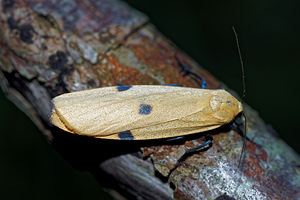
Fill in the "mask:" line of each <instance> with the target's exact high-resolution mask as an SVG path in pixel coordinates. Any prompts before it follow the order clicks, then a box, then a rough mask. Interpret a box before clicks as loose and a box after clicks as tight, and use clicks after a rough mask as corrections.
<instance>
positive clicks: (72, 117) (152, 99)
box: [52, 86, 212, 137]
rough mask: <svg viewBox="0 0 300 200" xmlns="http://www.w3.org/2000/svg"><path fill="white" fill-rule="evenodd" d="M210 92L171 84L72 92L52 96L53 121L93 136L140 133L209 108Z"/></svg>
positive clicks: (68, 128) (66, 127)
mask: <svg viewBox="0 0 300 200" xmlns="http://www.w3.org/2000/svg"><path fill="white" fill-rule="evenodd" d="M211 95H212V94H211V92H210V91H209V90H200V89H192V88H182V87H170V86H132V87H131V88H130V89H128V90H125V91H119V90H118V87H106V88H99V89H93V90H86V91H81V92H74V93H69V94H64V95H61V96H58V97H56V98H54V99H53V104H54V110H55V111H54V112H53V115H54V117H52V122H53V123H54V124H55V123H56V122H59V123H58V126H61V127H64V128H65V129H64V128H63V129H64V130H67V131H69V132H73V133H76V134H80V135H88V136H93V137H104V136H109V135H114V134H117V133H119V132H123V131H127V130H135V129H136V130H137V129H140V130H141V131H140V132H142V130H143V128H146V127H155V126H161V125H160V124H164V123H167V122H171V121H175V120H178V119H180V118H184V117H186V116H189V115H193V114H194V113H197V112H201V111H202V110H204V109H205V108H207V107H208V105H209V100H210V98H209V97H210V96H211ZM57 118H59V119H60V120H57ZM53 119H54V120H53ZM62 124H63V125H62ZM55 125H57V124H55ZM149 130H150V129H149ZM148 132H149V131H148ZM169 137H170V136H169Z"/></svg>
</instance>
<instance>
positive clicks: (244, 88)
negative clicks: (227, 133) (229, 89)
mask: <svg viewBox="0 0 300 200" xmlns="http://www.w3.org/2000/svg"><path fill="white" fill-rule="evenodd" d="M232 30H233V33H234V36H235V41H236V46H237V50H238V52H239V58H240V63H241V68H242V81H243V94H242V99H241V103H243V101H244V99H245V96H246V84H245V70H244V63H243V58H242V53H241V49H240V45H239V38H238V35H237V33H236V31H235V28H234V26H233V27H232ZM241 114H242V115H243V117H244V119H245V123H244V131H243V147H242V152H241V155H240V159H239V165H238V168H240V165H241V162H242V158H243V154H244V151H245V147H246V142H247V135H246V134H247V132H246V130H247V117H246V115H245V113H244V111H242V112H241Z"/></svg>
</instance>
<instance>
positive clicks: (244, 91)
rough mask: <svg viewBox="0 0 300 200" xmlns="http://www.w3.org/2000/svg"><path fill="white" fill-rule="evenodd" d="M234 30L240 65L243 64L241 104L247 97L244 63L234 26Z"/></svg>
mask: <svg viewBox="0 0 300 200" xmlns="http://www.w3.org/2000/svg"><path fill="white" fill-rule="evenodd" d="M232 30H233V32H234V35H235V41H236V46H237V49H238V52H239V58H240V63H241V67H242V80H243V95H242V100H241V102H243V100H244V98H245V96H246V84H245V70H244V63H243V58H242V53H241V49H240V44H239V38H238V35H237V33H236V31H235V28H234V26H233V27H232Z"/></svg>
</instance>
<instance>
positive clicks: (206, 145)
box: [167, 135, 213, 179]
mask: <svg viewBox="0 0 300 200" xmlns="http://www.w3.org/2000/svg"><path fill="white" fill-rule="evenodd" d="M204 137H205V140H206V141H205V142H204V143H203V144H200V145H199V146H197V147H195V148H192V149H187V150H186V151H185V153H184V154H183V155H182V156H181V157H180V158H179V159H178V160H177V163H176V164H175V166H174V167H173V169H171V170H170V172H169V174H168V176H167V179H169V177H170V175H171V174H172V172H173V171H174V170H175V169H177V167H179V166H180V165H181V163H182V162H183V161H184V160H185V159H186V158H188V157H190V156H191V155H193V154H194V153H197V152H199V151H206V150H207V149H209V148H210V147H211V146H212V141H213V138H212V136H210V135H205V136H204Z"/></svg>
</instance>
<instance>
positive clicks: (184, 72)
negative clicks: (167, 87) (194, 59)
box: [175, 54, 207, 89]
mask: <svg viewBox="0 0 300 200" xmlns="http://www.w3.org/2000/svg"><path fill="white" fill-rule="evenodd" d="M175 58H176V60H177V62H178V64H179V67H181V74H182V75H183V76H186V75H188V74H190V75H192V76H194V78H196V79H198V80H200V83H201V87H202V89H206V85H207V84H206V81H205V80H204V79H203V78H202V77H201V76H199V75H198V74H197V73H195V72H193V71H192V70H190V69H189V68H188V67H187V66H185V65H184V64H183V63H182V62H181V61H180V59H179V58H178V56H177V55H176V54H175Z"/></svg>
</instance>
